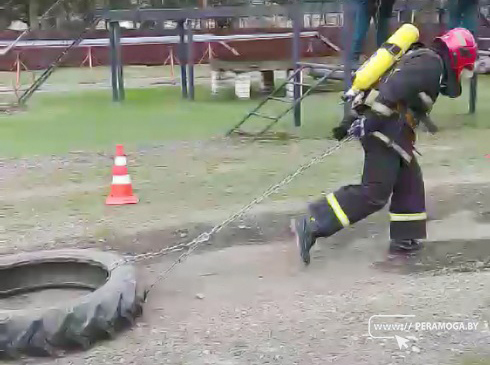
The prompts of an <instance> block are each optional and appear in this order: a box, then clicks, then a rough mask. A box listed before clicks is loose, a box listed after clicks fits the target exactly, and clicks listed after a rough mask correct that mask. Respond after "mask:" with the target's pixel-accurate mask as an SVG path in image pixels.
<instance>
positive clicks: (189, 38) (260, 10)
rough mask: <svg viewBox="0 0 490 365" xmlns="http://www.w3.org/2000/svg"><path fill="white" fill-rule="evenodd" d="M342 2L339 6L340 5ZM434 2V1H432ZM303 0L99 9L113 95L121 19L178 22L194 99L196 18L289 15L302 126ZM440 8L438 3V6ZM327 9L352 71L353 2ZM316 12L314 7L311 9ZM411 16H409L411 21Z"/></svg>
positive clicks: (415, 6)
mask: <svg viewBox="0 0 490 365" xmlns="http://www.w3.org/2000/svg"><path fill="white" fill-rule="evenodd" d="M340 3H342V6H341V8H340V9H339V4H340ZM430 4H431V5H434V3H433V2H430ZM301 5H302V4H301V0H293V3H292V4H288V5H267V6H266V5H258V6H222V7H210V8H204V9H196V8H187V9H136V10H99V11H98V12H97V13H96V14H97V16H98V17H100V18H102V19H105V20H106V21H107V22H108V24H109V30H110V34H111V43H110V45H111V70H112V77H113V80H112V86H113V96H114V100H115V101H122V100H124V82H123V79H122V78H123V76H122V75H123V72H122V69H123V67H122V59H121V50H120V47H121V45H120V39H121V36H120V27H119V23H118V22H119V21H133V22H143V21H148V20H152V21H159V22H162V21H174V22H176V23H177V29H176V35H178V36H179V40H180V41H179V47H178V57H179V64H180V73H181V87H182V96H183V97H184V98H186V99H189V100H193V99H194V64H193V62H194V61H193V57H192V52H193V42H194V41H193V31H192V27H191V24H190V20H192V19H220V18H240V17H271V16H285V17H289V18H290V19H291V20H292V25H293V40H292V45H293V46H292V49H291V59H292V61H293V64H294V75H295V76H294V81H293V88H294V89H293V93H294V108H293V113H294V124H295V126H298V127H299V126H300V125H301V103H300V102H299V101H300V99H301V89H300V88H301V83H300V74H299V72H297V71H298V70H299V68H300V67H301V66H300V56H301V55H300V45H301V40H300V36H301V30H302V29H303V26H304V24H303V20H304V15H305V14H307V13H308V11H309V10H306V11H305V9H304V8H303V7H302V6H301ZM401 5H402V6H400V3H398V4H397V5H395V8H394V11H396V12H399V14H402V13H403V16H402V18H405V17H409V18H410V19H411V18H412V17H413V14H414V11H418V10H423V9H425V8H426V6H427V1H414V2H411V3H410V9H408V10H409V11H408V12H407V8H406V5H407V2H406V1H404V2H403V4H401ZM436 7H437V5H436ZM323 9H325V11H331V12H339V11H340V12H342V13H343V17H344V21H343V31H342V33H343V35H342V42H343V45H344V47H343V61H344V70H352V66H351V64H350V59H349V57H348V56H347V55H348V54H349V49H350V47H351V45H352V42H351V40H352V35H353V29H352V28H353V27H352V24H353V19H354V10H353V8H352V6H351V5H350V1H348V0H347V1H342V2H339V1H332V2H329V3H324V8H323ZM437 10H438V12H439V14H438V19H439V22H441V21H442V19H443V15H444V14H443V13H444V9H443V8H442V7H440V6H439V7H437ZM310 11H313V10H310ZM410 19H407V20H408V21H410ZM476 81H477V80H476V76H475V77H474V78H473V79H472V82H471V84H470V101H469V112H470V113H474V112H475V110H476V97H477V82H476ZM350 82H351V73H350V72H344V83H345V88H346V89H347V88H348V87H349V85H350Z"/></svg>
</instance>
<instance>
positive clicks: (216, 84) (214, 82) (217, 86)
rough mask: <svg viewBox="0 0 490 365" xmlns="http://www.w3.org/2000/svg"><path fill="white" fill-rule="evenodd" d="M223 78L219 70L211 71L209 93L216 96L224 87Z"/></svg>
mask: <svg viewBox="0 0 490 365" xmlns="http://www.w3.org/2000/svg"><path fill="white" fill-rule="evenodd" d="M225 86H226V85H225V80H223V75H222V73H221V72H219V71H211V94H212V95H213V96H216V95H218V94H219V93H220V91H221V90H222V89H224V88H225Z"/></svg>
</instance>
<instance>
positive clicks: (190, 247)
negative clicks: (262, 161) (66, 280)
mask: <svg viewBox="0 0 490 365" xmlns="http://www.w3.org/2000/svg"><path fill="white" fill-rule="evenodd" d="M352 139H353V137H351V136H349V137H347V138H346V139H344V140H342V141H341V142H339V143H337V144H336V145H335V146H333V147H331V148H329V149H327V150H325V151H324V152H323V153H321V154H320V155H318V156H316V157H314V158H312V159H311V160H310V161H309V162H307V163H305V164H303V165H301V166H300V167H299V168H298V169H296V171H294V172H293V173H291V174H289V175H287V176H286V177H285V178H284V179H282V180H281V181H280V182H278V183H277V184H274V185H272V186H271V187H269V188H268V189H267V190H266V191H264V193H263V194H262V195H260V196H258V197H257V198H255V199H254V200H252V201H251V202H250V203H248V204H247V205H245V206H244V207H243V208H241V209H240V210H238V211H237V212H235V213H233V214H232V215H230V216H229V217H228V218H226V219H225V220H224V221H223V222H221V223H220V224H218V225H216V226H214V227H213V228H212V229H211V230H209V231H207V232H204V233H202V234H200V235H199V236H198V237H197V238H195V239H194V240H192V241H190V242H188V243H181V244H178V245H175V246H171V247H165V248H163V249H161V250H160V251H156V252H148V253H143V254H138V255H134V256H128V257H125V258H123V259H122V260H121V261H119V262H117V263H116V264H115V266H114V267H113V268H112V269H114V268H116V267H118V266H120V265H123V264H126V263H135V262H139V261H143V260H150V259H153V258H157V257H160V256H164V255H167V254H169V253H173V252H177V251H182V250H185V249H187V251H185V252H184V253H182V254H181V255H180V256H179V257H178V258H177V259H176V260H175V261H174V262H173V263H172V264H171V265H170V266H169V267H168V268H167V269H166V270H165V271H163V272H162V273H160V274H159V275H158V276H157V278H156V279H155V280H154V281H153V283H152V284H151V285H150V286H149V287H148V288H147V290H146V291H145V297H146V296H147V295H148V293H149V292H150V291H151V290H152V289H153V288H154V286H155V285H156V284H157V283H158V282H160V281H161V280H163V279H164V278H165V277H166V276H167V275H168V274H169V273H170V272H171V271H172V270H173V268H174V267H175V266H176V265H178V264H179V263H181V262H183V261H184V260H185V259H186V258H187V257H188V256H189V255H190V254H191V253H192V252H193V251H194V250H195V249H196V248H197V247H198V246H199V245H200V244H202V243H205V242H208V241H209V240H210V239H211V236H213V235H214V234H215V233H218V232H219V231H221V230H222V229H223V228H224V227H225V226H227V225H228V224H230V223H231V222H233V221H234V220H235V219H237V218H239V217H241V216H242V215H243V214H245V213H246V212H247V211H249V210H250V209H251V208H252V207H254V206H255V205H257V204H260V203H261V202H262V201H263V200H264V199H266V198H268V197H269V196H270V195H272V194H273V193H275V192H277V191H278V190H279V189H281V188H282V187H283V186H285V185H287V184H289V183H290V182H291V181H292V180H293V179H294V178H296V176H298V175H300V174H302V173H303V172H304V171H305V170H307V169H309V168H310V167H311V166H313V165H315V164H317V163H319V162H321V161H323V159H325V158H326V157H327V156H330V155H331V154H332V153H334V152H335V151H336V150H338V149H339V148H340V147H341V146H342V145H343V144H344V143H346V142H348V141H350V140H352Z"/></svg>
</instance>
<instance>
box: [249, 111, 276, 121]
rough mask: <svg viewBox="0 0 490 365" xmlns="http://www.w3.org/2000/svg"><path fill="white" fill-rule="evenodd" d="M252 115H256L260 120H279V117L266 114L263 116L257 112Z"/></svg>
mask: <svg viewBox="0 0 490 365" xmlns="http://www.w3.org/2000/svg"><path fill="white" fill-rule="evenodd" d="M251 114H252V115H255V116H257V117H260V118H264V119H270V120H277V119H278V118H277V117H271V116H269V115H265V114H261V113H257V112H253V113H251Z"/></svg>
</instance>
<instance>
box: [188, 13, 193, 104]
mask: <svg viewBox="0 0 490 365" xmlns="http://www.w3.org/2000/svg"><path fill="white" fill-rule="evenodd" d="M187 58H188V60H187V61H188V63H187V70H188V85H189V87H188V92H189V94H188V99H189V100H194V39H193V34H192V21H191V19H188V20H187Z"/></svg>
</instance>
